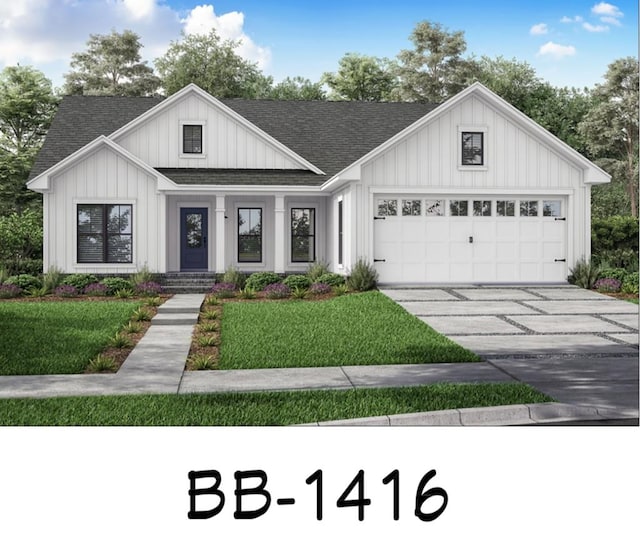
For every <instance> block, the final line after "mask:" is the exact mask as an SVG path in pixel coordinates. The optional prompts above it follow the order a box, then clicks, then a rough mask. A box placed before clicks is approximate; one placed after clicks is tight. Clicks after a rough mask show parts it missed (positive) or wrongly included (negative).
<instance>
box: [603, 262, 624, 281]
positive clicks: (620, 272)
mask: <svg viewBox="0 0 640 536" xmlns="http://www.w3.org/2000/svg"><path fill="white" fill-rule="evenodd" d="M628 273H629V272H627V271H626V270H625V269H624V268H611V267H610V266H609V265H608V264H607V263H604V264H600V279H618V280H619V281H622V280H623V279H624V278H625V277H626V276H627V274H628Z"/></svg>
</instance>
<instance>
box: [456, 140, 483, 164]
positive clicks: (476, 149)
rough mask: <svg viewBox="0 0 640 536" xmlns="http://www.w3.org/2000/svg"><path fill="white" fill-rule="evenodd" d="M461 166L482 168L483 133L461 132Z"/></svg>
mask: <svg viewBox="0 0 640 536" xmlns="http://www.w3.org/2000/svg"><path fill="white" fill-rule="evenodd" d="M461 163H462V165H463V166H484V132H462V162H461Z"/></svg>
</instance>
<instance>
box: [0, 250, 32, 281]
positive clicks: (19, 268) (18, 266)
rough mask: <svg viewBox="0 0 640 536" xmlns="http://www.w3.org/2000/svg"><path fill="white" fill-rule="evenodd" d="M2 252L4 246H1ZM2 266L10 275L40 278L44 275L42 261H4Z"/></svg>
mask: <svg viewBox="0 0 640 536" xmlns="http://www.w3.org/2000/svg"><path fill="white" fill-rule="evenodd" d="M0 251H2V246H1V245H0ZM1 262H2V266H3V267H4V269H5V270H7V272H9V273H10V274H29V275H33V276H36V277H37V276H39V275H40V274H41V273H42V259H7V258H5V259H2V261H1Z"/></svg>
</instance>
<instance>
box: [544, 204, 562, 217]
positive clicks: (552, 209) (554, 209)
mask: <svg viewBox="0 0 640 536" xmlns="http://www.w3.org/2000/svg"><path fill="white" fill-rule="evenodd" d="M542 215H543V216H555V217H556V218H557V217H560V216H561V215H562V214H561V204H560V201H543V202H542Z"/></svg>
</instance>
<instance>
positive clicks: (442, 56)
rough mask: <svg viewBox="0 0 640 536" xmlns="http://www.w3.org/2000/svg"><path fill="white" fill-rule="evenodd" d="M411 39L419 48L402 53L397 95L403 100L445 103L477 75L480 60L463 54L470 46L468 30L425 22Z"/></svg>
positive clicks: (417, 26)
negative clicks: (451, 30) (466, 32)
mask: <svg viewBox="0 0 640 536" xmlns="http://www.w3.org/2000/svg"><path fill="white" fill-rule="evenodd" d="M409 38H410V39H411V42H412V43H413V44H414V47H415V48H414V49H413V50H402V51H400V53H399V54H398V67H397V69H396V74H397V76H398V78H399V86H398V88H397V90H396V91H395V92H394V94H395V95H396V96H397V97H398V98H399V100H406V101H420V102H442V101H444V100H446V99H448V98H449V97H451V96H453V95H455V94H456V93H459V92H460V91H461V90H462V89H464V88H465V87H466V86H468V85H469V83H470V82H471V81H473V79H474V78H475V77H476V75H477V73H478V64H477V62H476V61H475V60H473V59H465V58H463V57H462V54H463V53H464V52H465V50H466V49H467V43H466V41H465V39H464V32H461V31H458V32H449V31H447V30H446V29H445V28H443V27H442V25H440V24H438V23H432V22H429V21H423V22H420V23H418V24H417V25H416V27H415V29H414V30H413V32H412V33H411V36H410V37H409Z"/></svg>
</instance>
